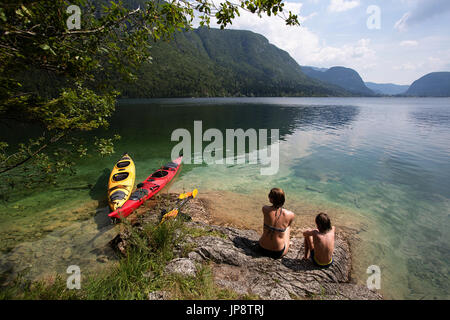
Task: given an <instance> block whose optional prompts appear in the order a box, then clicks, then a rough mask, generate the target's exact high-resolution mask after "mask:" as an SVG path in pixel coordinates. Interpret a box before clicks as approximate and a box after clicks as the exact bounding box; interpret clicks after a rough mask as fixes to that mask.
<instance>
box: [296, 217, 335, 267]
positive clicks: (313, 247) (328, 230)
mask: <svg viewBox="0 0 450 320" xmlns="http://www.w3.org/2000/svg"><path fill="white" fill-rule="evenodd" d="M316 225H317V229H314V230H306V231H305V232H303V236H304V237H305V256H304V257H303V258H304V259H308V258H309V257H310V254H311V259H312V261H313V263H314V264H315V265H316V266H318V267H319V268H328V267H329V266H331V264H332V263H333V251H334V233H335V228H334V227H332V226H331V221H330V218H329V217H328V215H327V214H326V213H319V214H318V215H317V216H316Z"/></svg>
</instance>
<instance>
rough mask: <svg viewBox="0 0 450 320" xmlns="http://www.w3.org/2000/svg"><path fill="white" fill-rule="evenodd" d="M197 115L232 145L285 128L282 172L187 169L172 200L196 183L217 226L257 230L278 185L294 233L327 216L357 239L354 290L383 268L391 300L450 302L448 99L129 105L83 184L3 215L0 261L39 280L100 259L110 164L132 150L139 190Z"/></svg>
mask: <svg viewBox="0 0 450 320" xmlns="http://www.w3.org/2000/svg"><path fill="white" fill-rule="evenodd" d="M196 120H201V121H202V126H203V131H205V130H207V129H209V128H217V129H219V130H220V131H221V132H222V133H223V135H224V137H225V132H226V131H225V130H226V129H237V128H242V129H244V130H247V129H249V128H254V129H256V130H259V129H279V133H280V144H279V148H280V149H279V150H280V163H279V170H278V173H277V174H275V175H270V176H263V175H261V174H260V169H261V167H263V165H262V164H261V163H258V164H248V163H247V164H239V165H238V164H235V165H221V164H216V165H206V164H201V165H199V164H197V165H194V164H185V165H184V166H183V170H182V172H181V175H180V176H179V178H178V179H177V181H175V183H174V184H173V185H172V187H171V191H182V190H190V189H192V188H194V187H197V188H198V189H199V191H200V195H203V196H204V197H205V198H208V199H209V200H211V201H215V203H216V205H215V207H216V208H214V209H213V210H214V215H215V217H216V219H217V220H220V219H222V221H223V222H224V223H225V222H226V223H232V224H235V225H239V226H245V227H249V228H255V229H257V230H259V229H260V227H261V224H262V220H261V213H260V207H261V205H263V204H265V203H266V202H267V193H268V191H269V190H270V188H272V187H275V186H277V187H281V188H283V189H284V190H285V191H286V194H287V202H286V207H287V208H289V209H291V210H293V211H294V212H295V213H296V214H297V215H298V217H299V219H298V220H297V221H296V223H297V225H296V227H297V228H299V229H302V228H305V227H310V226H312V225H313V221H314V215H315V214H316V213H317V212H318V210H321V211H326V212H328V213H329V214H330V215H331V217H332V221H333V222H334V223H335V224H336V225H337V227H338V229H339V228H341V229H345V230H353V231H354V233H355V241H354V250H353V251H354V252H353V264H354V272H353V276H354V278H355V280H356V281H357V282H359V283H361V284H365V283H366V279H367V277H368V276H369V275H368V274H367V273H366V270H367V267H369V266H370V265H377V266H379V267H380V269H381V292H382V293H383V294H384V295H385V296H386V297H387V298H394V299H422V298H423V299H434V298H445V299H448V298H449V294H448V292H450V290H449V289H450V288H449V285H450V280H449V276H448V275H449V269H448V265H449V261H450V244H449V243H450V235H449V233H448V231H449V230H450V228H449V227H450V219H449V213H450V161H449V159H450V143H449V141H450V99H445V98H444V99H441V98H430V99H426V98H424V99H416V98H223V99H157V100H126V101H121V102H120V103H119V106H118V109H117V112H116V114H115V116H114V118H113V120H112V124H111V127H110V129H109V130H108V131H102V132H97V133H96V134H97V135H105V136H107V135H111V134H113V133H118V134H120V135H121V136H122V139H121V140H120V141H119V142H118V143H117V145H116V150H117V153H116V154H115V155H114V156H112V157H108V158H97V157H95V156H93V157H91V158H89V159H84V160H82V161H80V162H79V164H78V174H77V175H75V176H71V177H68V178H64V179H61V181H60V182H59V183H58V185H57V186H55V187H51V188H45V189H42V190H34V191H33V192H31V194H29V195H28V196H27V197H26V198H24V199H19V198H20V196H21V194H20V193H19V192H17V194H13V195H11V198H10V200H9V201H8V202H6V203H3V205H1V206H0V234H1V237H2V238H1V240H2V242H3V243H7V244H8V246H9V247H8V248H9V249H8V251H9V252H5V251H4V252H3V254H2V255H1V256H0V259H1V260H0V261H1V262H2V263H3V265H4V266H5V265H8V266H9V268H10V269H11V266H15V265H19V264H20V265H21V266H22V267H21V269H24V268H25V267H23V265H26V266H28V270H29V271H30V272H32V273H33V272H34V274H36V275H38V274H40V273H41V271H42V269H48V268H54V269H55V270H58V271H60V270H63V269H62V266H64V265H65V266H67V263H68V261H69V260H70V262H71V263H72V264H77V263H78V264H81V265H83V263H84V264H85V265H89V264H90V263H94V262H95V261H96V259H98V256H99V255H101V254H106V253H104V252H96V251H95V248H94V246H93V243H94V242H95V241H97V242H98V241H100V242H101V239H102V237H103V238H105V237H106V235H108V234H109V233H111V232H112V231H111V228H112V226H110V225H109V224H108V221H107V219H105V218H104V217H105V215H106V211H105V202H104V199H105V191H106V181H107V178H108V176H109V172H110V170H111V168H112V166H113V164H114V162H115V161H116V160H117V158H118V157H119V155H120V154H122V153H123V152H128V153H130V154H131V155H132V157H133V159H134V160H135V162H136V170H137V176H138V179H137V182H138V181H139V180H141V179H144V178H145V177H147V176H148V174H149V173H151V172H152V171H153V170H154V169H156V168H157V167H159V166H160V165H162V164H163V163H165V162H167V160H168V159H169V158H170V154H171V150H172V147H173V146H174V145H175V144H176V143H177V142H171V141H170V137H171V134H172V132H173V131H174V130H175V129H177V128H185V129H187V130H189V131H190V132H191V134H192V135H193V133H194V121H196ZM224 140H225V139H224ZM208 143H209V142H207V143H205V144H204V145H205V146H206V145H207V144H208ZM224 147H225V146H224ZM218 151H220V150H218ZM247 151H251V150H247ZM194 156H198V154H197V155H194ZM21 192H22V191H21ZM86 212H90V213H89V214H86ZM83 228H84V229H83ZM80 230H81V231H80ZM106 238H107V237H106ZM106 238H105V240H104V241H106ZM62 239H63V240H62ZM99 239H100V240H99ZM68 247H69V248H70V252H69V251H68V249H67V248H68ZM36 248H38V249H36ZM27 250H28V251H27ZM30 250H31V251H30ZM25 252H28V255H27V254H25ZM29 252H32V254H29ZM25 256H26V258H23V257H25ZM50 256H51V258H50ZM49 260H51V262H49ZM49 266H50V267H49ZM19 269H20V268H19ZM5 270H7V268H6V267H3V271H5ZM47 271H48V270H47Z"/></svg>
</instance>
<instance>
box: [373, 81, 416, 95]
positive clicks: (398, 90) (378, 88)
mask: <svg viewBox="0 0 450 320" xmlns="http://www.w3.org/2000/svg"><path fill="white" fill-rule="evenodd" d="M365 85H366V87H368V88H369V89H371V90H372V91H373V92H375V93H378V94H384V95H389V96H395V95H397V94H404V93H405V92H406V91H407V90H408V88H409V86H408V85H399V84H394V83H374V82H365Z"/></svg>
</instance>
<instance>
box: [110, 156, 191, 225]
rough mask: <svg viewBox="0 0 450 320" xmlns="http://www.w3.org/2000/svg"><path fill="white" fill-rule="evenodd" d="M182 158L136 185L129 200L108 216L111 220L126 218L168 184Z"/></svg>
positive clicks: (178, 167)
mask: <svg viewBox="0 0 450 320" xmlns="http://www.w3.org/2000/svg"><path fill="white" fill-rule="evenodd" d="M182 159H183V157H179V158H178V159H176V160H174V161H172V162H169V163H167V164H166V165H165V166H162V167H161V169H158V170H157V171H155V172H153V173H152V174H151V175H150V176H149V177H148V178H147V179H145V181H143V182H142V183H139V184H138V185H137V189H136V191H134V192H133V193H132V194H131V196H130V199H128V200H127V201H126V202H125V203H124V204H123V206H121V207H120V208H118V209H117V210H115V211H113V212H111V213H110V214H109V215H108V216H109V217H111V218H125V217H128V216H129V215H130V214H131V213H132V212H133V211H134V210H136V209H137V208H139V207H140V206H141V205H142V204H143V203H144V202H145V201H147V200H148V199H150V198H151V197H153V196H154V195H155V194H157V193H158V192H159V191H161V189H162V188H164V187H165V185H166V184H167V183H168V182H170V181H171V180H172V179H173V177H175V175H176V174H177V172H178V170H179V169H180V166H181V160H182Z"/></svg>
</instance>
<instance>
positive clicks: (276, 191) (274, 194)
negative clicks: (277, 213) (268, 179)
mask: <svg viewBox="0 0 450 320" xmlns="http://www.w3.org/2000/svg"><path fill="white" fill-rule="evenodd" d="M269 200H270V202H271V203H272V204H273V206H274V207H275V208H280V207H282V206H283V204H284V201H285V197H284V191H283V190H282V189H280V188H273V189H272V190H270V193H269Z"/></svg>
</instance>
